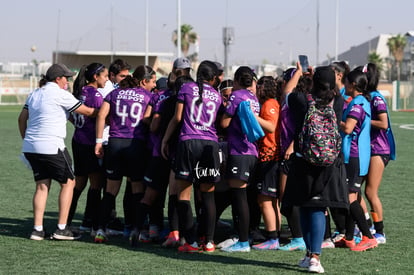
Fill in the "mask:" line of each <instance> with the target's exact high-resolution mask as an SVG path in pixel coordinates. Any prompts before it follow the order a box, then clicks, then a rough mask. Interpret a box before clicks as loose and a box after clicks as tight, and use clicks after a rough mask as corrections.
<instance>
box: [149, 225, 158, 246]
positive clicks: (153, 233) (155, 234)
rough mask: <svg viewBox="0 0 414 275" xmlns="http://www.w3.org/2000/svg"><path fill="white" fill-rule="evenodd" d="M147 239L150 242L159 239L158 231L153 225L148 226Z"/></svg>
mask: <svg viewBox="0 0 414 275" xmlns="http://www.w3.org/2000/svg"><path fill="white" fill-rule="evenodd" d="M149 238H150V240H151V241H155V242H156V241H158V240H159V238H160V229H159V227H158V226H157V225H155V224H150V226H149Z"/></svg>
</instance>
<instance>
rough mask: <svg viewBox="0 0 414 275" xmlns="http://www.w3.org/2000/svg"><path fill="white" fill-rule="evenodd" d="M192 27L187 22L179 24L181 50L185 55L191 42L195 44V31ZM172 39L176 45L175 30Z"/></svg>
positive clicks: (196, 36)
mask: <svg viewBox="0 0 414 275" xmlns="http://www.w3.org/2000/svg"><path fill="white" fill-rule="evenodd" d="M192 30H193V27H192V26H191V25H188V24H183V25H181V52H182V53H183V55H184V56H185V57H186V56H187V55H188V50H189V49H190V45H191V44H195V43H196V42H197V39H198V35H197V33H196V32H193V31H192ZM172 41H173V43H174V45H175V46H176V47H177V43H178V32H177V30H175V31H174V32H173V35H172Z"/></svg>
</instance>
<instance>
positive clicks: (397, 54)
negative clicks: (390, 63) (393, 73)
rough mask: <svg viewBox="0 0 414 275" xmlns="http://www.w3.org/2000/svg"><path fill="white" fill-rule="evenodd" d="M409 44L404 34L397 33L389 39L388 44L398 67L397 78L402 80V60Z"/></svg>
mask: <svg viewBox="0 0 414 275" xmlns="http://www.w3.org/2000/svg"><path fill="white" fill-rule="evenodd" d="M406 45H407V38H406V37H405V36H404V35H401V34H397V35H396V36H392V37H390V38H389V39H388V42H387V46H388V48H389V49H390V52H391V54H392V56H393V57H394V60H395V66H396V67H397V80H398V82H399V81H400V69H401V62H402V60H403V57H404V48H405V46H406Z"/></svg>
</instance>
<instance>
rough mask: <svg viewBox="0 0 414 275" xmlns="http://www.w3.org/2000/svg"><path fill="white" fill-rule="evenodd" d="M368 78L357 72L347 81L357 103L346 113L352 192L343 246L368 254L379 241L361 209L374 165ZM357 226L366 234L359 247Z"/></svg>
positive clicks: (344, 125) (345, 149)
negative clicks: (365, 181)
mask: <svg viewBox="0 0 414 275" xmlns="http://www.w3.org/2000/svg"><path fill="white" fill-rule="evenodd" d="M367 83H368V80H367V77H366V75H365V74H364V73H363V72H362V71H360V70H358V69H356V70H353V71H351V72H350V73H349V74H348V75H347V76H346V79H345V93H346V95H349V96H351V97H352V98H353V99H352V101H351V102H350V103H349V105H348V107H347V109H346V110H345V112H344V117H343V119H342V120H343V121H342V122H341V130H342V131H343V133H344V134H345V135H344V136H343V147H342V148H343V150H342V151H343V153H344V156H345V167H346V175H347V180H348V189H349V203H350V207H349V210H350V211H349V214H348V216H347V218H346V233H345V237H344V240H343V244H344V245H345V246H346V247H350V248H351V250H353V251H365V250H367V249H371V248H374V247H377V246H378V244H377V241H376V239H375V238H374V237H373V236H372V234H371V232H370V230H369V225H368V223H367V220H366V219H365V215H364V211H363V209H362V207H361V205H360V196H358V194H359V193H361V185H362V182H363V178H364V176H366V175H367V173H368V168H369V161H370V155H371V150H370V143H371V138H370V128H371V107H370V103H369V100H370V93H369V92H368V91H367V90H366V88H367ZM355 222H356V223H357V225H358V228H359V230H360V231H361V233H362V240H361V242H360V243H358V244H357V245H355V241H354V236H353V235H354V228H355Z"/></svg>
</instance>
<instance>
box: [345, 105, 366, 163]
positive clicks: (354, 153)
mask: <svg viewBox="0 0 414 275" xmlns="http://www.w3.org/2000/svg"><path fill="white" fill-rule="evenodd" d="M365 116H366V114H365V111H364V108H363V107H362V106H361V105H358V104H355V105H353V106H352V108H351V110H350V111H349V113H348V116H347V117H346V119H348V118H353V119H355V120H356V121H357V123H356V125H355V128H354V130H353V132H354V134H355V136H356V137H355V138H353V139H352V141H351V151H350V153H349V156H350V157H359V150H358V136H359V134H360V133H361V128H362V123H363V122H364V119H365ZM346 119H345V120H346Z"/></svg>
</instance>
